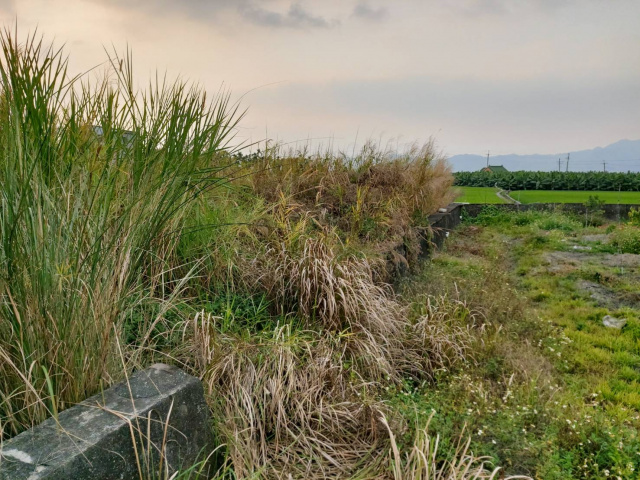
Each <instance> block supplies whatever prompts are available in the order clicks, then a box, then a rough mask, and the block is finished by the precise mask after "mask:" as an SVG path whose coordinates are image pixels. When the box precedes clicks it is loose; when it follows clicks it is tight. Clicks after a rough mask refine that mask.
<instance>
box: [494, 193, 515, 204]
mask: <svg viewBox="0 0 640 480" xmlns="http://www.w3.org/2000/svg"><path fill="white" fill-rule="evenodd" d="M496 195H497V196H498V198H501V199H502V200H504V201H505V202H507V203H513V204H515V205H520V202H519V201H517V200H516V199H514V198H511V197H510V196H509V194H508V193H507V192H505V191H504V190H498V191H497V192H496Z"/></svg>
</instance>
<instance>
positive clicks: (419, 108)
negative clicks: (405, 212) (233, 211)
mask: <svg viewBox="0 0 640 480" xmlns="http://www.w3.org/2000/svg"><path fill="white" fill-rule="evenodd" d="M0 11H1V12H2V13H1V19H2V22H3V23H4V24H5V25H8V26H9V27H11V28H13V25H15V23H16V21H17V24H18V29H19V33H20V35H26V34H27V33H28V32H33V30H34V29H35V28H36V27H37V28H38V31H39V32H40V33H42V34H43V35H44V36H45V39H47V40H55V42H56V43H57V44H63V43H64V44H66V50H67V52H68V54H69V55H70V58H71V67H72V70H74V71H77V72H80V71H84V70H87V69H88V68H90V67H92V66H95V65H96V64H99V63H101V62H103V61H104V60H105V58H106V54H105V51H104V49H105V48H106V49H112V48H115V49H116V51H118V52H123V51H124V50H125V48H126V46H127V45H129V46H130V47H131V48H132V50H133V53H134V60H135V64H136V68H137V74H138V78H139V79H140V80H141V81H143V80H146V79H147V78H148V77H149V75H151V74H153V73H154V71H155V70H156V69H159V70H160V71H165V70H166V71H167V72H168V73H169V75H171V76H177V75H180V76H181V77H183V78H186V79H191V80H194V81H197V82H199V83H201V84H202V85H203V86H204V87H205V88H206V89H207V90H209V91H211V92H215V91H217V90H218V89H219V88H220V86H221V85H222V84H224V85H225V86H226V87H228V88H229V89H231V91H232V92H233V95H234V96H235V97H236V98H239V97H240V96H241V95H243V94H245V93H246V95H245V96H244V97H243V99H242V104H243V105H244V106H246V107H248V109H249V110H248V114H247V117H246V118H245V120H244V121H243V123H242V128H241V130H240V132H239V137H240V138H242V139H245V140H246V141H257V140H260V139H263V138H265V137H269V138H273V139H277V140H280V141H283V142H295V141H297V140H300V141H304V140H306V139H308V138H312V139H325V140H316V142H317V141H327V140H326V139H333V143H334V145H335V146H336V147H338V148H343V149H347V148H350V145H353V143H354V142H355V141H356V139H357V141H358V142H361V141H363V140H364V139H366V138H374V139H376V140H377V139H382V141H383V142H390V143H395V144H399V145H403V144H406V143H408V142H412V141H424V140H426V139H428V138H429V137H432V136H433V137H434V138H435V139H436V141H437V144H438V145H439V147H440V148H441V149H443V150H444V151H445V152H446V153H448V154H452V155H453V154H458V153H477V154H482V153H483V152H486V151H487V150H491V152H492V154H503V153H523V154H525V153H555V152H566V151H572V150H580V149H587V148H593V147H596V146H603V145H606V144H609V143H613V142H615V141H617V140H620V139H623V138H628V139H634V140H635V139H639V138H640V28H639V25H640V1H638V0H438V1H435V0H394V1H386V2H383V1H380V0H370V1H351V0H342V1H338V0H323V1H319V0H316V1H312V0H308V1H304V0H303V1H294V2H292V1H290V0H262V1H258V0H235V1H232V0H215V1H205V0H181V1H177V0H176V1H172V0H110V1H108V0H16V1H10V0H0ZM247 92H249V93H247Z"/></svg>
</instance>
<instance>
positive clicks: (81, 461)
mask: <svg viewBox="0 0 640 480" xmlns="http://www.w3.org/2000/svg"><path fill="white" fill-rule="evenodd" d="M208 412H209V411H208V407H207V405H206V403H205V400H204V394H203V389H202V384H201V383H200V381H199V380H198V379H197V378H195V377H192V376H190V375H187V374H186V373H184V372H183V371H182V370H180V369H178V368H176V367H170V366H167V365H163V364H156V365H154V366H152V367H150V368H148V369H147V370H143V371H139V372H136V373H135V374H133V375H132V376H131V378H130V379H129V382H128V383H127V382H123V383H120V384H118V385H115V386H113V387H112V388H109V389H108V390H105V391H104V392H103V393H102V394H98V395H96V396H94V397H91V398H89V399H88V400H86V401H84V402H82V403H81V404H80V405H76V406H74V407H72V408H69V409H67V410H65V411H63V412H62V413H60V415H59V416H58V419H59V423H58V422H56V421H55V419H53V418H50V419H48V420H46V421H44V422H43V423H42V424H40V425H38V426H37V427H35V428H32V429H31V430H28V431H26V432H24V433H22V434H20V435H18V436H16V437H14V438H12V439H10V440H8V441H5V442H4V444H3V445H2V446H1V449H0V479H1V480H22V479H24V480H63V479H64V480H69V479H93V480H111V479H122V480H127V479H139V478H141V477H140V474H139V471H143V472H145V473H146V472H155V475H154V476H153V478H159V477H160V476H159V475H157V472H158V462H159V461H160V459H161V458H162V462H163V465H165V466H166V465H167V464H168V468H169V471H170V472H174V471H175V470H176V469H179V468H180V467H181V466H182V467H189V466H191V465H193V464H194V463H195V462H196V461H198V460H201V459H203V457H204V456H206V455H207V454H208V453H210V452H211V450H212V437H211V428H210V426H209V413H208ZM149 476H151V475H149ZM145 478H147V476H146V475H145Z"/></svg>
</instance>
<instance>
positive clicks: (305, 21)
mask: <svg viewBox="0 0 640 480" xmlns="http://www.w3.org/2000/svg"><path fill="white" fill-rule="evenodd" d="M239 12H240V14H241V15H242V16H243V17H244V18H246V19H247V20H249V21H250V22H252V23H254V24H256V25H260V26H265V27H273V28H279V27H286V28H330V27H334V26H336V25H338V24H339V23H340V22H339V21H338V20H336V19H332V20H329V19H327V18H325V17H322V16H320V15H314V14H313V13H311V12H310V11H309V10H307V9H306V8H305V7H303V6H302V4H300V3H298V2H296V3H292V4H291V6H290V7H289V9H288V10H287V12H286V13H280V12H277V11H273V10H268V9H265V8H262V7H260V6H258V5H257V4H256V3H249V2H246V3H245V4H244V5H242V6H240V7H239Z"/></svg>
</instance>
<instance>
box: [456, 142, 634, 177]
mask: <svg viewBox="0 0 640 480" xmlns="http://www.w3.org/2000/svg"><path fill="white" fill-rule="evenodd" d="M567 153H568V152H564V153H555V154H548V155H539V154H536V155H515V154H511V155H496V156H491V158H490V162H489V163H490V164H491V165H503V166H504V167H505V168H506V169H507V170H510V171H516V170H544V171H548V170H558V158H560V160H561V162H560V163H561V165H560V166H561V169H562V170H563V171H564V170H566V168H567ZM449 161H450V162H451V165H453V170H454V171H457V172H459V171H473V170H479V169H481V168H482V167H484V166H485V165H486V164H487V158H486V157H484V156H482V155H454V156H452V157H450V158H449ZM603 162H606V169H607V171H608V172H626V171H632V172H638V171H640V140H620V141H619V142H616V143H612V144H611V145H607V146H606V147H597V148H594V149H592V150H581V151H577V152H571V156H570V160H569V170H573V171H589V170H600V171H602V169H603V168H604V165H603Z"/></svg>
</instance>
